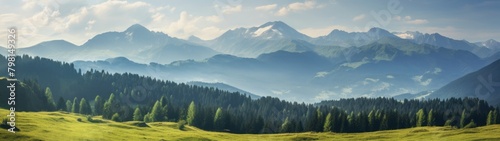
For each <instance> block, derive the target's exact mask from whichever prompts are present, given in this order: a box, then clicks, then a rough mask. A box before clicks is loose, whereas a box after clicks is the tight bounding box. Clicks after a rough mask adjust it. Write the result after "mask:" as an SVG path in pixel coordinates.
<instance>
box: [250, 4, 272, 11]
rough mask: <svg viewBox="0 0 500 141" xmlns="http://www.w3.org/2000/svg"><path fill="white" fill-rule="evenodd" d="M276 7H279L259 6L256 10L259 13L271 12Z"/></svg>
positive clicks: (270, 5)
mask: <svg viewBox="0 0 500 141" xmlns="http://www.w3.org/2000/svg"><path fill="white" fill-rule="evenodd" d="M276 7H277V4H269V5H262V6H257V7H255V10H257V11H269V10H274V9H276Z"/></svg>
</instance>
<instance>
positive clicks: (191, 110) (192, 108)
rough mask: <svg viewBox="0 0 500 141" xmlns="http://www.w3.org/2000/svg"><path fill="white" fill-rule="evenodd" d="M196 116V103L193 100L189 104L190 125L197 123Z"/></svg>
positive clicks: (188, 119) (188, 116)
mask: <svg viewBox="0 0 500 141" xmlns="http://www.w3.org/2000/svg"><path fill="white" fill-rule="evenodd" d="M195 116H196V105H194V101H191V104H189V107H188V112H187V117H186V118H187V123H188V125H195V118H196V117H195Z"/></svg>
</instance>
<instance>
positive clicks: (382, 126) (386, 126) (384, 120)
mask: <svg viewBox="0 0 500 141" xmlns="http://www.w3.org/2000/svg"><path fill="white" fill-rule="evenodd" d="M387 129H389V119H388V118H387V114H384V116H383V117H382V120H381V121H380V130H387Z"/></svg>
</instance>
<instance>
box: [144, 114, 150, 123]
mask: <svg viewBox="0 0 500 141" xmlns="http://www.w3.org/2000/svg"><path fill="white" fill-rule="evenodd" d="M150 117H151V115H149V112H148V113H146V114H145V115H144V122H151V118H150Z"/></svg>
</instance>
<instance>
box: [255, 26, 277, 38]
mask: <svg viewBox="0 0 500 141" xmlns="http://www.w3.org/2000/svg"><path fill="white" fill-rule="evenodd" d="M271 28H273V26H272V25H269V26H266V27H261V28H258V29H257V30H256V31H254V32H253V35H252V37H258V36H261V35H262V33H264V32H266V31H268V30H270V29H271ZM278 32H279V31H278Z"/></svg>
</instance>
